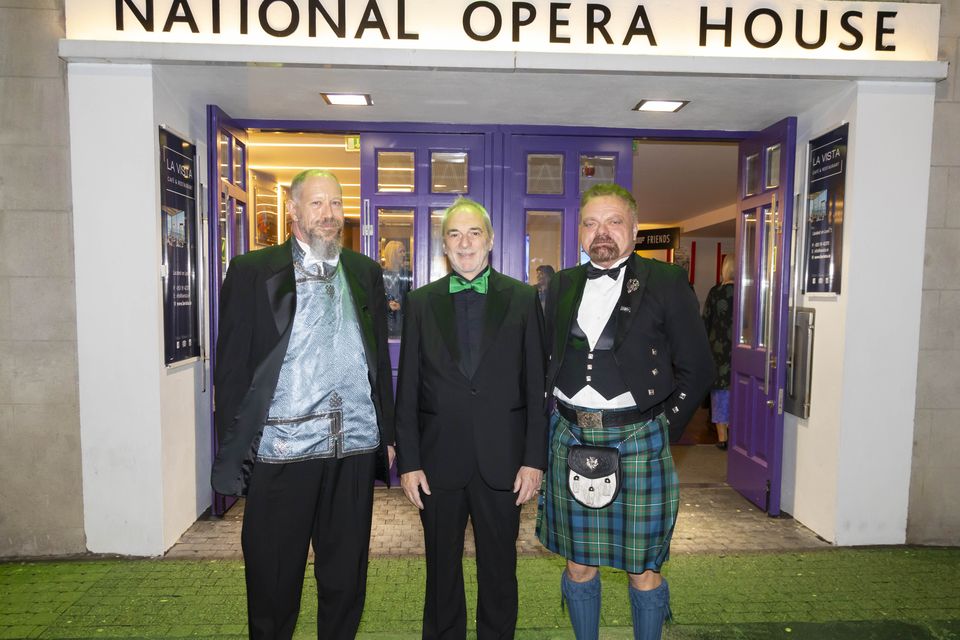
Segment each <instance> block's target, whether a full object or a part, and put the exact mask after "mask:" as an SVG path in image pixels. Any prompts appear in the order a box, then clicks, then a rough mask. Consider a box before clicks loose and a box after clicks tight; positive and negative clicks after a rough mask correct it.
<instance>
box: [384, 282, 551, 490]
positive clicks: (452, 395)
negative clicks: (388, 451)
mask: <svg viewBox="0 0 960 640" xmlns="http://www.w3.org/2000/svg"><path fill="white" fill-rule="evenodd" d="M489 277H490V280H489V287H488V290H487V294H486V295H487V300H486V308H485V309H484V321H483V334H482V335H483V337H482V342H481V347H480V356H479V359H478V362H477V366H476V370H475V371H474V373H473V376H471V377H468V376H467V374H466V373H464V371H463V370H462V368H461V364H460V353H459V351H460V348H459V346H458V341H457V329H456V319H455V315H454V306H453V296H452V295H451V294H450V293H449V287H450V276H449V275H448V276H446V277H444V278H441V279H440V280H437V281H436V282H434V283H432V284H429V285H427V286H425V287H421V288H419V289H416V290H415V291H412V292H410V295H408V296H407V304H406V309H405V312H404V320H403V340H402V342H401V343H400V373H399V379H398V382H397V459H398V467H399V470H400V473H407V472H409V471H416V470H417V469H422V470H423V471H424V473H425V474H426V476H427V482H428V483H429V484H430V486H431V487H436V488H440V489H459V488H462V487H464V486H465V485H466V484H467V482H468V481H469V480H470V478H471V477H472V476H473V474H474V473H475V471H477V470H478V469H479V472H480V474H481V475H482V477H483V479H484V481H485V482H486V483H487V484H488V485H490V486H491V487H493V488H494V489H502V490H510V489H512V488H513V482H514V479H515V478H516V475H517V471H518V470H519V469H520V467H521V466H529V467H535V468H538V469H544V468H546V463H547V440H546V433H547V432H546V429H547V419H546V414H545V412H544V408H543V360H544V351H543V338H542V329H541V326H542V322H543V316H542V312H541V309H540V302H539V300H538V298H537V291H536V289H534V288H533V287H530V286H527V285H525V284H523V283H521V282H518V281H516V280H514V279H513V278H509V277H507V276H504V275H502V274H499V273H497V272H495V271H493V270H491V272H490V276H489Z"/></svg>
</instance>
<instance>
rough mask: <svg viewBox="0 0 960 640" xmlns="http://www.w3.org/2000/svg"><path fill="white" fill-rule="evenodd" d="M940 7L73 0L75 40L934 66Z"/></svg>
mask: <svg viewBox="0 0 960 640" xmlns="http://www.w3.org/2000/svg"><path fill="white" fill-rule="evenodd" d="M939 21H940V6H939V5H937V4H916V3H897V2H846V1H827V0H820V1H808V2H800V3H798V2H788V1H786V0H770V1H767V2H764V3H762V4H761V3H756V2H731V1H730V0H727V2H707V1H701V2H677V1H676V0H655V1H647V2H637V1H636V0H592V1H588V0H569V1H568V2H551V1H549V0H523V1H520V0H443V1H438V0H97V1H94V0H66V33H67V39H69V40H114V41H116V40H120V41H133V42H178V43H208V44H243V45H251V44H254V45H286V46H312V47H364V48H378V47H379V48H394V49H396V48H399V49H421V50H422V49H434V50H437V49H440V50H451V51H522V52H547V53H606V54H631V55H636V54H641V55H652V56H668V55H669V56H736V57H758V58H759V57H762V58H809V59H817V60H825V59H847V60H856V59H859V60H864V59H871V60H909V61H936V60H937V46H938V42H939Z"/></svg>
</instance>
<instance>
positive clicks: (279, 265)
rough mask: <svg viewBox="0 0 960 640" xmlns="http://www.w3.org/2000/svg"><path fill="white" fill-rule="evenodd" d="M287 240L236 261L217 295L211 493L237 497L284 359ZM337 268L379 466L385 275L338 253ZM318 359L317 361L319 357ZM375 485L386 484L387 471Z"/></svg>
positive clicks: (388, 425)
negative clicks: (347, 298)
mask: <svg viewBox="0 0 960 640" xmlns="http://www.w3.org/2000/svg"><path fill="white" fill-rule="evenodd" d="M291 242H294V240H293V238H291V239H290V240H288V241H287V242H285V243H283V244H282V245H279V246H276V247H268V248H266V249H260V250H259V251H253V252H250V253H247V254H244V255H241V256H237V257H236V258H234V259H233V260H232V261H231V262H230V269H229V270H228V271H227V277H226V279H225V280H224V282H223V286H222V287H221V289H220V314H219V331H218V334H217V352H216V354H217V360H216V368H215V370H214V372H213V383H214V394H215V395H214V398H215V410H214V423H215V425H216V429H217V441H218V444H219V448H218V451H217V455H216V459H215V460H214V463H213V472H212V475H211V481H212V484H213V488H214V489H215V490H216V491H217V492H218V493H222V494H225V495H243V494H245V493H246V489H247V483H248V481H249V477H250V472H251V471H252V469H253V463H254V460H255V459H256V454H257V448H258V447H259V445H260V435H261V433H262V431H263V425H264V422H265V420H266V418H267V412H268V411H269V410H270V401H271V399H272V397H273V392H274V390H275V389H276V386H277V379H278V378H279V376H280V367H281V365H282V364H283V358H284V356H285V355H286V352H287V345H288V343H289V341H290V332H291V328H292V326H293V316H294V313H295V311H296V308H297V304H296V294H297V287H296V283H295V281H294V274H293V254H292V253H291V246H290V243H291ZM340 266H341V267H342V268H343V270H344V274H345V275H346V278H347V282H348V283H349V289H350V293H351V295H352V297H353V302H354V306H355V308H356V310H357V316H358V318H359V320H360V325H361V333H362V335H363V347H364V352H365V355H366V359H367V369H368V372H369V378H370V388H371V389H372V396H373V404H374V407H375V408H376V411H377V422H378V424H379V426H380V448H381V450H383V451H381V454H382V455H381V456H380V457H381V458H382V460H383V461H386V455H385V446H386V445H387V444H393V440H394V432H393V385H392V377H391V371H390V355H389V353H388V352H387V320H386V318H387V308H386V298H385V296H384V291H383V274H382V272H381V269H380V266H379V265H378V264H377V263H376V262H374V261H373V260H371V259H369V258H367V257H365V256H363V255H360V254H358V253H355V252H353V251H350V250H349V249H343V251H342V252H341V254H340ZM318 356H319V357H322V354H318ZM382 466H383V467H384V468H383V469H378V477H382V478H386V468H385V466H386V465H385V464H383V465H382Z"/></svg>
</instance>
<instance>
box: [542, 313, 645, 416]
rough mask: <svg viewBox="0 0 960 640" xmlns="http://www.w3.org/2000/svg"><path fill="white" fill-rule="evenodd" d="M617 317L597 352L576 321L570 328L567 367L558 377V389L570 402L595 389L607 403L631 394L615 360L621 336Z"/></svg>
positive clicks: (565, 356) (602, 335)
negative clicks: (617, 338) (586, 389)
mask: <svg viewBox="0 0 960 640" xmlns="http://www.w3.org/2000/svg"><path fill="white" fill-rule="evenodd" d="M616 318H617V314H616V313H611V314H610V319H609V320H607V324H606V325H605V326H604V327H603V331H602V332H601V333H600V338H599V339H597V344H596V345H595V346H594V349H593V351H591V350H590V343H589V342H588V341H587V336H586V334H585V333H584V332H583V329H581V328H580V323H579V322H577V320H576V319H574V321H573V326H572V327H571V328H570V336H569V338H568V339H567V347H566V351H565V353H564V354H563V365H562V366H561V367H560V371H559V372H558V374H557V382H556V385H557V388H558V389H560V391H562V392H563V395H565V396H567V397H568V398H572V397H573V396H575V395H576V394H577V393H578V392H579V391H580V390H581V389H583V388H584V387H586V386H588V385H589V386H591V387H593V388H594V389H596V390H597V391H598V392H599V393H600V395H602V396H603V397H604V398H606V399H607V400H610V399H612V398H616V397H617V396H619V395H621V394H623V393H627V392H628V391H629V390H630V389H629V388H628V387H627V383H626V382H624V380H623V376H621V375H620V367H618V366H617V361H616V359H614V356H613V339H614V336H616V333H617V319H616Z"/></svg>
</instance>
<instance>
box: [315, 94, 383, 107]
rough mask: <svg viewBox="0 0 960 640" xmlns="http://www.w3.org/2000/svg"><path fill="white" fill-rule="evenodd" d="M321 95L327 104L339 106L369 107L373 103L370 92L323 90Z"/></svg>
mask: <svg viewBox="0 0 960 640" xmlns="http://www.w3.org/2000/svg"><path fill="white" fill-rule="evenodd" d="M320 97H321V98H323V100H324V102H326V103H327V104H332V105H337V106H340V105H347V106H352V107H369V106H371V105H372V104H373V100H371V99H370V94H369V93H324V92H322V91H321V92H320Z"/></svg>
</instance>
